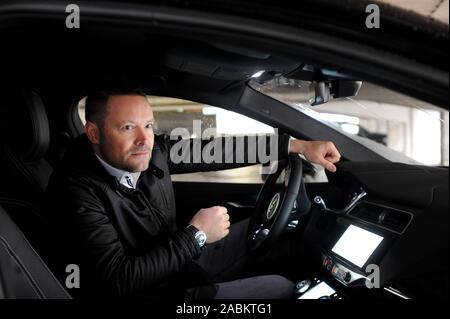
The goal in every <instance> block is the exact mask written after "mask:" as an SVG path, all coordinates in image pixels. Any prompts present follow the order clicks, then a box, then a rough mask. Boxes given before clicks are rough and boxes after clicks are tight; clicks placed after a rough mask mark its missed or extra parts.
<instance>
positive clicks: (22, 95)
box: [0, 91, 50, 162]
mask: <svg viewBox="0 0 450 319" xmlns="http://www.w3.org/2000/svg"><path fill="white" fill-rule="evenodd" d="M0 137H1V141H0V143H4V144H7V145H8V146H9V147H10V148H11V149H12V150H13V151H14V152H15V154H16V155H17V156H20V157H21V158H22V159H23V160H24V161H27V162H32V161H37V160H39V159H41V158H42V157H43V156H44V155H45V153H46V152H47V150H48V146H49V143H50V128H49V125H48V118H47V113H46V111H45V107H44V104H43V103H42V100H41V98H40V97H39V95H37V94H36V93H34V92H30V91H21V92H18V91H15V92H5V94H2V99H1V100H0Z"/></svg>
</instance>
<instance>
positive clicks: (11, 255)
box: [0, 4, 449, 299]
mask: <svg viewBox="0 0 450 319" xmlns="http://www.w3.org/2000/svg"><path fill="white" fill-rule="evenodd" d="M117 6H119V4H117ZM58 8H59V7H58ZM111 8H112V9H111V10H112V11H111V12H113V11H114V10H113V9H114V6H111ZM41 10H44V11H42V12H40V13H39V14H35V15H34V14H33V11H31V9H30V11H27V10H22V11H20V10H17V11H14V9H11V11H12V12H15V13H16V14H15V15H10V16H9V17H10V18H9V20H5V21H4V23H2V25H1V28H0V39H2V43H3V44H2V51H3V52H2V57H3V59H2V62H1V68H2V74H3V81H2V82H3V85H2V86H1V88H0V94H1V97H2V99H1V102H0V103H1V105H0V165H1V167H2V176H3V180H4V181H5V182H4V183H0V298H6V299H15V298H19V299H47V298H48V299H65V298H72V297H73V296H74V295H76V294H75V293H72V291H71V289H68V288H67V287H65V286H64V282H61V281H60V280H58V279H57V278H56V276H55V275H54V274H53V273H54V272H55V270H53V269H50V268H49V266H48V265H47V260H48V257H49V254H50V250H51V247H52V245H53V244H54V243H53V239H52V237H51V236H47V235H48V234H50V233H51V230H50V229H49V227H50V221H49V220H47V217H46V212H45V200H46V198H45V195H44V194H45V189H46V186H47V183H48V180H49V177H50V175H51V173H52V172H53V170H54V169H55V168H56V167H57V166H58V163H59V161H60V160H61V159H62V157H63V156H64V153H65V150H66V149H67V147H68V146H69V145H70V142H71V141H72V140H73V139H75V138H76V137H77V136H79V135H80V134H82V133H83V123H82V120H81V118H80V116H79V110H78V104H79V102H80V100H81V99H82V98H83V97H85V96H86V94H87V93H88V92H89V91H90V90H92V89H96V88H103V87H125V86H126V87H138V88H142V89H144V90H145V92H146V93H147V94H148V95H149V96H161V97H170V98H178V99H184V100H189V101H195V102H198V103H203V104H205V105H211V106H215V107H219V108H223V109H226V110H229V111H233V112H236V113H239V114H242V115H245V116H247V117H250V118H253V119H256V120H258V121H260V122H262V123H265V124H267V125H269V126H271V127H273V128H277V129H278V132H279V133H285V134H289V135H291V136H292V137H295V138H300V139H306V140H331V141H333V142H334V143H335V144H336V145H337V147H338V149H339V151H340V153H341V155H342V158H341V161H340V163H339V164H338V165H337V167H338V170H337V172H336V173H330V172H326V181H321V182H314V183H312V182H308V178H307V177H312V178H313V177H314V175H315V174H316V172H315V168H314V166H313V165H311V164H310V163H309V162H308V161H307V160H306V159H304V158H301V157H299V156H290V157H289V158H288V159H286V160H285V161H284V162H282V165H280V166H279V169H278V170H277V173H276V174H272V175H269V176H268V177H266V178H264V181H263V182H261V183H233V182H221V183H216V182H214V183H213V182H208V181H195V182H192V181H186V180H183V181H178V180H175V179H174V182H173V183H174V190H175V194H176V200H177V202H176V206H177V207H178V208H180V207H182V209H179V215H178V220H177V222H178V223H179V224H180V225H183V224H186V223H187V221H188V220H189V219H190V218H191V217H192V216H193V214H194V213H195V212H196V211H198V210H199V209H200V208H202V207H209V206H213V205H224V206H226V207H227V208H228V209H229V212H230V216H231V221H232V223H234V222H237V221H239V220H242V219H244V218H250V220H251V225H252V227H251V228H249V234H248V242H247V243H243V244H248V245H249V247H251V252H252V258H254V261H255V262H254V263H252V268H251V269H249V273H248V274H251V275H255V274H267V273H278V274H282V275H284V276H286V277H287V278H289V279H290V280H292V281H293V282H294V283H295V284H296V288H295V289H296V293H295V296H293V298H300V299H304V298H321V299H358V298H361V299H372V298H386V299H409V298H445V297H448V228H449V220H448V212H449V209H448V194H449V190H448V166H426V165H422V164H420V163H417V162H414V161H411V162H410V163H404V162H399V161H396V160H395V158H394V157H391V158H389V157H387V156H383V155H382V154H381V153H380V152H377V151H376V150H373V149H370V148H368V147H366V146H364V145H362V144H361V143H358V141H357V140H355V139H352V138H350V137H349V136H348V135H346V134H343V133H342V132H340V131H337V130H335V129H333V128H330V127H329V126H326V125H324V124H323V123H322V122H320V121H318V120H316V119H313V118H311V117H309V116H307V115H306V114H305V113H302V112H299V111H298V110H296V109H294V108H292V107H290V106H288V105H286V104H285V103H282V102H280V101H279V100H276V99H274V98H272V97H270V96H269V95H266V94H264V93H263V92H260V91H259V90H257V89H255V86H252V85H250V82H251V81H256V82H257V83H260V84H261V83H262V84H263V83H265V82H268V81H270V80H273V79H275V78H278V77H281V76H283V77H285V78H290V79H297V80H298V79H301V80H308V81H311V82H312V83H314V84H315V101H314V103H317V104H322V103H326V102H327V101H328V100H332V99H339V98H345V97H348V96H354V95H356V94H357V93H358V90H359V87H360V85H361V83H364V82H365V81H371V82H375V83H377V84H378V85H381V86H386V87H389V88H391V89H394V90H399V91H401V92H403V93H405V94H409V95H411V96H414V97H416V98H418V99H423V100H425V101H428V102H431V103H434V104H435V105H438V106H441V107H444V108H448V91H446V90H448V65H446V67H447V69H446V70H445V66H444V67H442V66H443V62H439V61H442V60H441V59H440V58H441V57H440V56H439V54H443V55H444V54H447V53H448V51H447V52H444V53H442V50H441V48H439V49H437V50H435V51H434V53H435V56H436V57H437V58H436V59H434V60H433V61H429V64H428V66H427V67H428V68H429V69H430V72H429V73H426V72H422V76H423V77H422V78H415V79H411V78H412V77H408V76H407V72H418V73H420V72H419V71H418V69H419V66H418V67H417V68H416V69H414V68H410V67H409V66H410V65H407V63H406V62H407V60H406V59H405V60H404V62H405V61H406V62H405V63H404V64H402V63H397V64H396V67H398V68H403V70H404V72H403V73H401V72H400V71H399V72H397V74H396V75H395V76H391V75H392V73H395V72H393V71H394V69H387V68H386V67H385V66H383V65H382V64H378V65H377V64H375V63H374V64H371V62H370V61H368V60H365V61H364V60H360V61H356V60H354V63H351V61H352V57H351V56H344V55H342V54H341V55H339V54H338V53H336V52H331V51H326V50H325V49H323V50H322V51H320V50H319V49H317V48H314V47H308V46H299V45H294V44H290V43H288V41H286V42H283V41H285V40H283V39H281V38H280V39H281V40H280V39H278V38H276V37H275V36H274V37H273V38H272V39H268V38H263V37H261V38H256V37H254V38H253V39H250V38H249V37H248V36H247V35H242V34H241V35H239V36H233V33H232V32H231V31H230V30H228V32H226V31H227V30H225V29H223V30H219V29H218V28H211V29H207V28H203V29H201V28H200V27H199V26H198V25H196V26H189V25H187V22H186V21H181V20H180V21H176V19H173V20H172V21H169V20H164V19H165V18H164V15H163V13H168V12H169V11H167V12H166V11H164V10H163V11H161V12H158V11H157V10H156V11H154V12H156V13H155V14H161V20H158V19H157V18H155V20H153V21H159V22H160V23H161V24H158V23H157V22H154V23H153V24H147V23H145V21H144V20H139V19H138V18H136V17H137V16H133V15H132V14H131V13H132V12H134V11H132V10H131V9H130V12H131V13H130V12H128V13H129V14H130V16H129V17H131V18H128V19H127V18H126V14H125V13H126V10H121V11H120V10H119V11H120V12H121V13H122V14H123V15H119V14H118V15H117V16H113V14H112V13H110V14H111V15H112V16H107V14H105V15H103V16H102V15H99V16H98V17H96V16H95V14H94V13H90V14H88V15H87V16H88V17H87V18H86V20H83V21H82V23H83V25H82V27H81V28H80V29H78V30H70V29H67V28H65V27H64V25H63V23H64V20H62V19H61V17H60V15H57V14H56V13H54V12H53V11H52V10H53V9H52V10H50V9H49V10H48V11H45V10H47V9H45V8H41ZM177 10H179V11H180V12H178V11H176V10H175V12H171V11H170V12H169V13H170V14H172V15H173V17H177V16H178V17H183V11H182V10H181V9H179V8H178V9H177ZM87 11H88V10H87ZM119 11H118V12H119ZM92 12H94V11H92ZM63 13H64V12H63ZM202 14H204V12H200V13H199V15H200V16H201V15H202ZM24 17H26V18H27V19H24ZM192 17H194V15H193V16H192ZM180 19H181V18H180ZM239 19H244V17H240V18H239ZM2 22H3V20H2ZM211 23H212V22H211ZM61 24H62V25H63V26H62V27H61ZM224 28H225V27H224ZM311 32H312V31H311ZM313 35H314V34H313ZM397 36H398V34H397ZM317 39H318V38H317ZM282 40H283V41H282ZM447 40H448V33H447ZM342 41H345V39H344V40H342ZM405 41H406V40H405ZM429 43H431V44H433V42H432V40H430V41H429ZM283 45H285V46H283ZM386 45H389V44H386ZM429 47H430V50H432V48H433V46H432V45H430V46H429ZM291 49H292V50H291ZM355 50H356V49H355ZM361 50H362V49H361ZM446 50H448V49H446ZM444 51H445V50H444ZM355 52H356V51H355ZM417 54H418V53H417ZM421 54H422V53H421ZM378 58H380V59H381V58H383V56H382V55H381V53H380V55H379V56H378ZM396 58H398V59H400V57H396ZM419 58H420V57H419ZM419 58H417V57H416V59H412V60H414V61H413V62H411V63H419V62H421V61H422V62H423V61H424V60H420V59H419ZM421 58H423V55H422V56H421ZM393 59H394V58H393ZM417 61H419V62H417ZM445 61H447V59H445ZM380 63H381V62H380ZM446 63H448V62H446ZM394 64H395V63H394ZM393 68H394V67H393ZM439 68H441V71H442V73H443V74H444V75H445V74H447V80H446V81H447V82H446V85H447V87H445V80H443V82H442V81H441V80H442V78H443V76H442V74H440V73H438V71H436V73H433V72H434V71H433V70H438V69H439ZM412 69H414V70H412ZM259 71H263V72H262V73H261V75H260V76H259V77H257V78H256V77H253V76H254V75H255V73H257V72H259ZM425 73H426V74H428V75H426V74H425ZM429 74H432V75H429ZM427 76H428V78H429V80H427V81H424V80H423V79H424V78H426V77H427ZM430 79H435V82H431V80H430ZM439 81H441V82H439ZM419 82H420V83H422V85H420V86H418V85H417V83H419ZM439 83H441V84H442V83H444V84H443V85H439ZM443 92H446V93H443ZM156 120H158V118H156ZM392 156H394V155H392ZM280 180H281V182H280ZM274 196H278V197H277V202H276V205H275V206H276V207H275V210H276V211H275V212H273V213H275V214H276V218H271V217H272V216H271V217H270V218H269V217H268V215H267V214H268V213H269V211H270V210H271V209H272V208H273V204H274ZM280 196H281V199H280ZM278 202H280V205H278ZM271 207H272V208H271ZM61 213H63V212H61Z"/></svg>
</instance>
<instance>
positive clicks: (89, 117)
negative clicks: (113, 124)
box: [85, 89, 146, 126]
mask: <svg viewBox="0 0 450 319" xmlns="http://www.w3.org/2000/svg"><path fill="white" fill-rule="evenodd" d="M114 95H140V96H143V97H146V94H145V91H144V90H142V89H119V90H117V89H116V90H97V91H93V92H91V93H89V94H88V95H87V97H86V102H85V120H86V122H88V121H89V122H93V123H95V124H97V125H99V126H102V125H103V121H104V119H105V116H106V104H107V103H108V99H109V98H110V97H111V96H114Z"/></svg>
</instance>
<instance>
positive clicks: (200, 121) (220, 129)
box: [78, 96, 275, 183]
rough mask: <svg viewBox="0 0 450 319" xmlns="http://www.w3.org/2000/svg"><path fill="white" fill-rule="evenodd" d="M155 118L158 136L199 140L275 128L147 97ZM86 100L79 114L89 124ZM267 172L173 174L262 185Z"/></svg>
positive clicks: (178, 177)
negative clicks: (183, 132) (176, 134)
mask: <svg viewBox="0 0 450 319" xmlns="http://www.w3.org/2000/svg"><path fill="white" fill-rule="evenodd" d="M147 99H148V100H149V102H150V104H151V105H152V109H153V114H154V117H155V134H167V135H171V133H173V132H175V130H177V129H180V128H181V129H184V130H187V131H188V132H189V137H191V138H197V137H201V136H202V134H205V132H206V131H207V132H208V135H209V136H211V135H212V136H228V135H254V134H273V133H274V132H275V131H274V128H272V127H270V126H268V125H266V124H263V123H261V122H258V121H256V120H253V119H251V118H249V117H246V116H243V115H241V114H238V113H235V112H231V111H228V110H225V109H222V108H218V107H214V106H210V105H205V104H200V103H195V102H192V101H187V100H181V99H175V98H168V97H161V96H147ZM84 102H85V98H83V99H82V100H80V102H79V103H78V113H79V116H80V119H81V121H82V122H83V124H85V115H84V114H85V112H84V105H85V104H84ZM263 173H264V170H263V169H262V166H261V165H252V166H248V167H243V168H236V169H229V170H223V171H216V172H198V173H189V174H177V175H172V180H173V181H186V182H213V183H262V182H263V177H264V175H263Z"/></svg>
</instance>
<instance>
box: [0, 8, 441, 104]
mask: <svg viewBox="0 0 450 319" xmlns="http://www.w3.org/2000/svg"><path fill="white" fill-rule="evenodd" d="M304 2H305V3H311V2H309V1H304ZM350 2H352V1H350ZM17 3H18V4H17ZM146 3H153V4H158V5H160V4H161V2H160V1H147V2H146ZM246 3H247V5H248V8H247V9H246V7H245V6H244V7H243V9H242V8H240V9H239V10H241V9H242V10H241V11H240V14H241V15H244V14H246V13H247V14H248V12H246V11H248V10H249V8H250V4H251V1H250V2H246ZM302 3H303V2H302ZM318 3H320V5H321V6H322V7H320V6H319V7H318V8H317V7H314V6H313V7H312V8H311V9H309V11H307V12H306V13H305V14H309V15H308V19H305V21H306V22H304V23H305V26H306V27H309V28H312V27H313V26H314V25H313V24H312V23H313V22H312V20H313V19H314V18H315V17H316V16H317V14H318V9H320V8H322V9H323V6H324V5H326V4H327V5H329V6H331V7H333V8H334V6H333V5H332V4H331V2H329V1H318ZM95 4H98V7H96V6H95ZM164 4H165V5H166V6H159V7H148V6H144V5H141V6H140V7H136V6H133V5H132V4H115V6H114V5H108V9H106V7H105V5H104V4H102V3H101V2H89V5H91V7H89V6H88V3H87V2H83V1H81V2H80V6H81V7H82V8H86V10H85V11H83V12H88V13H89V14H87V13H86V15H87V16H88V18H85V19H84V20H82V21H83V23H84V25H83V27H81V28H80V29H79V30H70V29H67V28H65V27H63V26H62V22H63V20H62V19H61V18H65V16H66V14H65V13H64V11H63V10H61V9H63V8H64V5H65V3H64V4H63V5H61V4H59V6H58V5H57V2H55V1H47V2H42V3H40V4H39V6H37V5H36V4H33V3H32V2H27V1H19V2H12V3H10V5H9V6H7V5H5V6H0V13H2V12H3V13H5V12H6V13H9V15H8V16H7V18H5V17H6V15H1V14H0V17H1V18H2V21H1V22H2V23H1V24H0V26H2V27H3V28H2V29H0V32H1V33H0V36H1V38H2V42H3V44H4V45H3V48H4V49H3V52H2V55H3V57H4V59H3V61H5V63H4V65H3V70H4V74H5V76H6V77H7V78H8V79H9V81H10V82H13V83H14V82H15V83H18V84H19V85H20V86H30V87H36V86H40V87H44V89H46V90H49V91H54V89H55V87H57V88H58V89H59V90H64V91H70V92H72V93H71V94H73V95H77V94H78V95H79V94H83V92H86V90H88V89H89V88H91V87H95V86H96V85H98V83H108V81H109V82H111V81H113V82H114V84H119V83H124V82H125V83H128V84H130V85H137V86H146V87H150V88H152V90H153V92H150V93H153V94H159V95H167V96H174V97H181V98H191V99H192V98H194V99H195V97H196V96H197V97H200V100H201V99H202V97H201V96H199V95H198V94H197V95H196V94H195V93H201V94H203V95H204V96H205V98H206V99H208V98H210V97H212V96H215V98H218V99H219V100H220V99H223V98H224V96H225V94H223V93H224V92H225V91H227V93H228V94H229V96H230V99H228V100H227V101H223V103H221V102H220V101H219V103H217V104H219V105H220V104H222V105H225V104H229V103H231V104H232V103H233V101H234V100H235V96H233V95H232V94H230V93H229V92H230V91H233V90H234V91H236V92H238V91H239V90H241V91H242V89H243V87H244V86H245V82H246V80H248V78H249V76H250V75H251V74H252V73H253V72H254V71H258V70H266V71H268V72H271V73H272V74H274V75H277V74H284V73H287V72H289V71H292V70H294V69H295V68H297V67H299V66H300V65H302V63H304V62H305V61H307V62H308V63H309V62H312V63H314V65H316V66H318V67H327V68H328V67H330V68H333V67H334V68H339V70H343V71H346V67H347V69H348V70H349V71H354V72H353V74H354V75H355V77H362V78H363V77H364V76H368V77H370V76H372V77H373V78H372V79H371V80H374V82H375V83H376V82H377V81H378V82H382V81H383V79H380V77H384V79H389V81H391V83H387V85H393V86H397V87H398V88H400V89H401V88H403V89H404V90H405V88H404V86H405V85H406V84H405V82H407V81H410V82H411V83H409V84H408V85H409V87H413V86H414V85H415V90H420V92H419V93H417V94H428V95H429V96H425V98H427V100H429V101H431V102H439V104H440V105H441V106H444V107H448V103H447V102H448V95H447V94H446V95H445V97H443V94H442V92H443V91H444V89H441V88H440V87H437V86H436V85H435V84H434V83H432V81H433V82H435V81H437V82H441V83H444V86H445V85H446V88H445V89H447V90H448V62H447V61H446V59H445V62H444V61H443V59H440V58H439V56H437V58H435V59H429V61H427V63H431V64H433V63H434V64H435V66H434V69H433V68H429V67H428V66H425V65H418V64H417V65H416V67H417V68H412V67H410V66H408V65H406V64H404V65H403V62H404V61H397V62H395V61H392V63H391V64H392V65H395V68H403V71H405V70H408V72H415V73H416V75H422V76H423V77H427V78H428V79H429V80H424V79H421V78H417V77H414V76H406V75H401V77H400V75H398V74H399V72H394V71H393V70H392V71H391V70H388V71H386V72H385V74H382V75H381V74H380V75H379V74H377V73H376V70H375V69H374V70H372V68H374V63H372V64H367V61H366V62H365V64H358V61H357V60H355V59H354V58H353V59H352V58H351V57H346V56H345V55H344V54H342V61H338V60H339V59H337V56H336V55H334V56H335V57H336V59H333V58H331V57H332V56H333V54H335V53H333V54H331V53H329V52H327V51H323V52H321V53H320V54H318V53H317V51H315V50H312V49H311V47H309V46H304V47H298V46H297V49H296V51H295V52H293V51H292V47H284V48H282V47H281V45H280V43H281V44H282V43H283V42H273V43H270V42H268V41H269V40H268V39H264V40H263V41H262V40H260V39H258V38H257V37H239V36H238V35H235V34H233V35H230V33H225V32H224V30H226V29H227V28H231V29H233V28H235V29H236V25H233V24H232V23H231V22H230V26H223V25H222V26H221V27H222V29H219V27H218V25H214V26H213V27H211V28H210V30H208V25H205V23H211V25H213V24H214V21H209V22H208V19H209V20H213V18H212V16H211V14H209V15H205V14H204V13H205V12H206V11H210V12H217V11H219V12H221V13H222V12H223V13H230V12H232V11H233V10H235V11H236V9H233V6H232V5H231V4H230V5H225V4H222V5H218V6H217V7H214V6H212V5H209V6H208V5H206V2H204V1H186V2H185V3H184V5H183V4H180V3H179V2H176V1H175V2H173V3H172V1H165V2H164ZM187 4H191V6H190V7H189V6H188V5H187ZM169 5H171V6H175V7H177V8H175V9H173V10H169ZM253 5H254V4H253ZM183 6H185V7H186V6H188V7H189V8H193V9H196V10H197V11H198V12H199V13H198V14H199V16H198V17H200V18H203V20H201V19H200V18H199V20H198V21H197V22H196V23H197V24H195V23H191V24H190V25H189V27H183V26H177V25H175V24H173V25H171V24H170V23H169V22H168V21H169V20H170V19H169V18H167V16H169V15H170V14H172V16H171V17H170V18H171V19H172V20H176V19H177V18H178V19H183V18H184V19H185V20H186V21H188V22H190V21H191V20H192V21H194V20H195V19H196V18H197V17H196V16H194V15H192V16H189V17H186V16H185V14H186V12H185V11H180V10H181V9H180V7H183ZM355 7H356V6H355ZM99 8H102V10H99ZM124 8H125V9H129V10H128V11H127V10H125V9H124ZM136 8H138V9H140V10H141V11H139V10H138V9H136ZM264 8H266V9H268V8H270V7H269V4H268V3H266V2H263V3H261V4H260V10H258V11H257V12H255V15H262V14H263V13H262V12H261V10H262V9H264ZM295 8H296V9H298V8H303V7H301V6H300V7H298V6H295ZM115 9H117V10H116V11H114V10H115ZM345 9H346V10H349V9H348V7H346V8H345ZM133 10H134V11H133ZM142 10H146V11H145V14H144V13H143V12H144V11H142ZM152 10H153V11H152ZM177 10H178V11H177ZM239 10H238V11H239ZM284 11H285V10H284ZM284 11H283V12H284ZM11 13H12V14H11ZM189 13H192V12H189ZM202 13H203V16H202ZM321 13H322V15H323V16H324V17H325V18H324V19H328V20H327V21H328V24H327V23H324V24H317V26H316V27H317V29H320V30H322V31H327V29H326V28H330V26H331V25H332V24H331V23H332V22H336V21H332V20H330V17H329V16H328V13H327V12H326V11H324V12H321ZM120 14H121V16H120V17H119V15H120ZM183 14H184V15H183ZM127 15H128V16H127ZM164 15H165V16H164ZM147 17H151V18H150V20H146V18H147ZM220 17H221V18H222V19H223V18H224V16H223V15H222V16H220ZM225 18H226V17H225ZM413 18H414V19H415V18H417V17H413ZM414 19H410V20H408V21H410V22H411V21H415V20H414ZM186 21H184V23H188V22H186ZM205 21H206V22H205ZM223 21H225V22H226V21H227V20H223ZM236 21H237V20H236ZM225 22H223V23H225ZM238 22H239V21H238ZM240 22H242V21H240ZM286 22H287V23H291V24H292V21H286ZM410 22H409V23H410ZM201 23H204V24H203V27H201V28H199V24H201ZM223 23H222V24H223ZM219 24H220V23H219ZM400 24H401V25H403V27H404V24H405V23H404V22H403V23H399V25H400ZM193 25H194V26H193ZM272 26H273V27H274V25H272ZM249 27H252V26H251V25H250V26H249ZM253 27H254V28H256V27H257V26H253ZM264 27H267V26H266V25H265V26H264ZM349 27H351V26H350V25H346V26H341V27H340V28H338V27H336V26H335V27H334V29H335V31H336V34H341V35H342V36H344V37H345V38H349V37H350V36H351V33H349V31H348V30H347V31H345V28H347V29H348V28H349ZM436 28H437V29H436V30H441V29H440V28H439V26H437V27H436ZM400 29H401V28H399V30H400ZM261 30H263V29H261ZM266 30H267V29H266ZM235 31H236V30H235ZM271 31H274V32H275V31H277V30H271ZM291 31H292V30H291ZM328 31H329V29H328ZM441 31H442V30H441ZM441 31H439V32H434V33H428V35H430V34H432V36H428V38H427V41H429V42H428V43H432V44H433V45H430V46H428V47H429V48H430V50H431V51H430V52H425V53H423V52H422V51H420V50H414V48H412V47H407V48H405V49H406V50H409V52H412V53H414V54H419V51H420V52H421V53H420V54H422V55H421V56H420V57H421V58H423V55H424V54H431V53H438V54H440V55H442V54H448V49H445V50H444V51H443V52H441V51H442V46H441V45H437V44H436V43H437V42H436V39H444V40H445V39H446V40H447V42H448V33H447V34H445V33H444V34H443V33H442V32H441ZM248 32H250V31H248ZM248 32H247V33H248ZM402 32H404V31H402ZM344 33H345V35H344ZM353 33H354V34H355V35H356V34H357V32H353ZM274 35H275V33H274ZM311 35H312V34H309V36H311ZM400 35H401V32H400ZM419 35H420V36H425V34H424V33H420V34H418V35H417V36H419ZM358 37H359V36H356V38H358ZM397 37H398V34H397ZM280 39H281V38H280ZM393 39H394V38H391V40H393ZM369 40H370V39H369ZM305 41H306V40H305ZM309 41H310V42H309V43H311V45H313V44H314V43H315V42H318V41H319V40H318V39H309ZM314 41H315V42H314ZM430 41H431V42H430ZM433 41H434V42H433ZM323 42H324V43H326V40H324V41H323ZM369 42H370V41H369ZM385 42H386V43H388V42H389V41H385ZM324 43H322V44H321V45H324ZM439 43H440V42H439ZM336 44H337V45H334V44H332V43H331V44H330V43H329V45H330V48H332V46H333V45H334V48H333V50H341V52H342V53H343V52H344V51H342V50H346V51H347V53H346V54H349V52H352V50H350V48H345V45H340V44H341V43H336ZM318 45H319V44H318ZM397 47H399V45H398V44H397ZM268 48H270V49H268ZM436 48H437V49H436ZM433 50H434V51H433ZM436 50H437V51H436ZM327 54H329V55H327ZM392 58H393V60H394V59H396V58H397V57H395V56H393V57H392ZM416 58H417V59H419V56H417V57H416ZM382 60H383V59H378V61H375V60H374V61H373V62H377V63H383V62H382ZM419 60H420V59H419ZM330 61H332V62H330ZM340 62H342V63H340ZM412 62H413V63H416V61H412ZM345 63H347V65H346V66H344V67H341V65H344V64H345ZM436 63H437V64H436ZM363 65H364V66H365V67H362V66H363ZM360 66H361V67H360ZM352 68H353V70H351V69H352ZM438 68H440V69H442V68H443V72H441V73H442V74H438V72H439V70H438ZM366 69H367V70H366ZM405 72H406V71H405ZM433 72H434V73H433ZM350 73H351V72H350ZM24 75H25V76H24ZM395 75H398V77H399V78H398V79H395V80H394V79H393V78H394V76H395ZM412 81H415V82H414V83H412ZM394 88H395V87H394ZM410 90H411V88H410ZM433 91H434V92H433ZM409 93H414V92H412V91H409ZM201 94H200V95H201ZM236 94H238V93H236ZM437 99H440V101H437ZM197 100H198V99H197ZM199 102H201V101H199Z"/></svg>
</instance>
